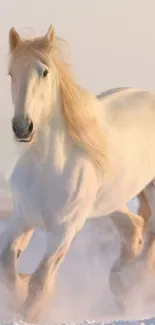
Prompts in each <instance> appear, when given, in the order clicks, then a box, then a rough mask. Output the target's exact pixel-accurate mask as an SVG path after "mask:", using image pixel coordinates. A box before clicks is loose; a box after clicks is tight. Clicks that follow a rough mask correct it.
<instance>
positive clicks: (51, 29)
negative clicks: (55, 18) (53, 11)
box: [45, 25, 55, 45]
mask: <svg viewBox="0 0 155 325" xmlns="http://www.w3.org/2000/svg"><path fill="white" fill-rule="evenodd" d="M45 37H46V39H47V40H48V42H49V43H50V44H52V45H53V43H54V41H55V30H54V27H53V26H52V25H50V27H49V29H48V31H47V33H46V35H45Z"/></svg>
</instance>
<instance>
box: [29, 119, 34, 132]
mask: <svg viewBox="0 0 155 325" xmlns="http://www.w3.org/2000/svg"><path fill="white" fill-rule="evenodd" d="M28 131H29V133H32V131H33V122H32V121H31V122H30V124H29V126H28Z"/></svg>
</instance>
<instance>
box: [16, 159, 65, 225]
mask: <svg viewBox="0 0 155 325" xmlns="http://www.w3.org/2000/svg"><path fill="white" fill-rule="evenodd" d="M69 180H70V175H69V174H68V173H64V174H61V175H59V174H57V173H56V172H54V170H53V169H52V168H49V166H48V165H45V166H41V165H36V164H33V163H32V164H30V165H29V166H25V167H24V166H23V165H19V166H17V168H16V169H15V171H14V173H13V175H12V184H13V196H14V197H15V198H17V201H18V202H20V205H21V206H22V209H23V210H24V214H26V218H28V215H29V218H30V219H31V220H33V223H36V224H40V225H42V226H43V224H42V221H45V223H47V222H46V220H48V219H49V218H50V220H51V221H52V219H53V220H56V219H57V221H58V220H59V216H61V214H62V210H63V208H64V206H65V203H66V200H67V199H68V184H69ZM35 220H36V221H35Z"/></svg>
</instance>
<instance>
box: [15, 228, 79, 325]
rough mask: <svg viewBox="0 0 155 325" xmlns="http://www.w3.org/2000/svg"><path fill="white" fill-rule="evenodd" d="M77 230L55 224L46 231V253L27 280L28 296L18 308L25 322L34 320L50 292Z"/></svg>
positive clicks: (36, 318)
mask: <svg viewBox="0 0 155 325" xmlns="http://www.w3.org/2000/svg"><path fill="white" fill-rule="evenodd" d="M76 232H77V229H76V227H75V226H74V225H70V226H68V227H65V225H64V224H62V225H59V226H57V227H56V228H55V229H53V231H52V232H48V238H47V240H48V244H47V251H46V254H45V256H44V258H43V260H42V261H41V263H40V264H39V266H38V268H37V270H36V271H35V272H34V273H33V274H32V276H31V278H30V281H29V289H28V297H27V299H26V301H25V303H24V305H23V307H22V309H21V310H20V314H21V315H22V316H23V318H24V321H26V322H34V321H35V322H36V321H37V320H38V319H39V317H40V314H41V312H42V309H43V308H44V306H45V303H46V301H47V299H48V297H49V295H50V293H51V289H52V287H53V284H54V282H55V276H56V273H57V271H58V268H59V266H60V264H61V262H62V261H63V259H64V257H65V256H66V254H67V252H68V250H69V248H70V245H71V242H72V240H73V238H74V236H75V234H76Z"/></svg>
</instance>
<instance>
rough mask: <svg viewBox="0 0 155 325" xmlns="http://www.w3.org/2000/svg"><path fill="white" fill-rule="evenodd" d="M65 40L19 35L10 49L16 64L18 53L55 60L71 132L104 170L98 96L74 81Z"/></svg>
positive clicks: (64, 112)
mask: <svg viewBox="0 0 155 325" xmlns="http://www.w3.org/2000/svg"><path fill="white" fill-rule="evenodd" d="M62 42H64V41H63V40H62V39H60V38H58V37H55V39H54V42H52V44H51V43H49V42H48V40H47V39H45V38H44V37H39V38H34V39H20V42H19V44H18V46H17V47H16V48H15V50H12V51H11V53H10V64H13V62H14V60H16V59H17V58H18V57H19V56H26V57H35V58H36V59H39V60H41V61H42V62H43V63H45V64H47V65H49V66H50V65H51V62H52V63H54V65H55V67H56V69H57V71H58V76H59V82H60V90H61V96H62V104H63V107H62V112H63V116H64V120H65V123H66V127H67V130H68V133H69V135H70V136H71V137H72V139H73V140H74V142H75V143H77V144H78V145H80V147H82V148H83V149H84V151H85V152H87V154H88V155H89V157H90V158H91V160H92V161H93V163H95V164H96V165H97V167H98V168H100V169H101V170H102V172H103V170H104V166H105V159H106V144H105V135H104V132H103V130H102V127H101V125H100V122H99V115H98V112H97V109H98V107H99V100H97V99H96V97H95V96H94V95H92V94H90V93H88V92H87V91H86V90H84V89H83V88H81V87H80V86H79V85H77V84H76V82H75V81H74V78H73V76H72V73H71V69H70V66H69V64H68V62H67V60H66V59H65V56H64V55H63V52H62V50H61V47H60V45H61V44H62ZM97 116H98V117H97Z"/></svg>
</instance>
